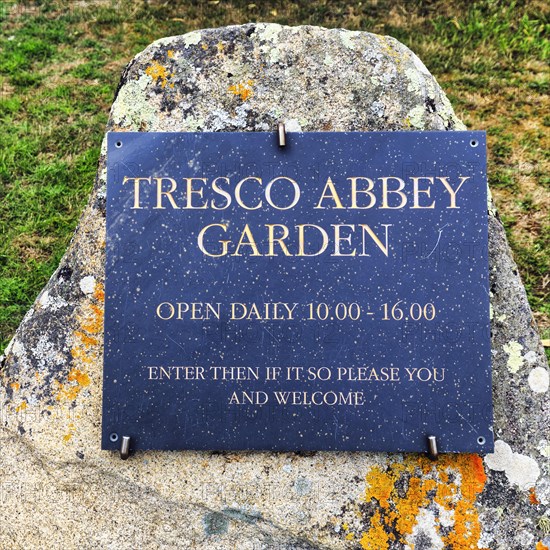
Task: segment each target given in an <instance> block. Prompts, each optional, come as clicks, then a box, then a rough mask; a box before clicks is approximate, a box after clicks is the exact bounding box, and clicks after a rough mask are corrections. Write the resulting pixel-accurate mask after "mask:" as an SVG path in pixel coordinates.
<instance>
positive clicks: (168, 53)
mask: <svg viewBox="0 0 550 550" xmlns="http://www.w3.org/2000/svg"><path fill="white" fill-rule="evenodd" d="M166 55H167V56H168V57H169V58H170V59H174V50H168V51H167V52H166Z"/></svg>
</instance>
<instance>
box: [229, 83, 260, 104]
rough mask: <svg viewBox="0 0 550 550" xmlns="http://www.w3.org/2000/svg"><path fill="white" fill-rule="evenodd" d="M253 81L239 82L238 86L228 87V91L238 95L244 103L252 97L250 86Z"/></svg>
mask: <svg viewBox="0 0 550 550" xmlns="http://www.w3.org/2000/svg"><path fill="white" fill-rule="evenodd" d="M253 84H254V81H252V80H247V81H246V82H239V83H238V84H233V85H232V86H229V88H228V90H229V91H230V92H231V93H232V94H234V95H238V96H239V97H240V98H241V99H242V100H243V101H246V100H247V99H248V98H249V97H250V96H251V95H252V85H253Z"/></svg>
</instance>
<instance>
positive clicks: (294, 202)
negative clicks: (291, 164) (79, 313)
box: [265, 176, 300, 210]
mask: <svg viewBox="0 0 550 550" xmlns="http://www.w3.org/2000/svg"><path fill="white" fill-rule="evenodd" d="M278 180H287V181H289V182H290V183H291V184H292V187H293V188H294V199H293V200H292V203H290V204H289V205H288V206H285V207H282V206H277V205H276V204H274V203H273V201H272V200H271V188H272V187H273V184H274V183H275V182H276V181H278ZM265 198H266V200H267V202H268V203H269V204H270V205H271V206H273V208H276V209H277V210H289V209H290V208H294V207H295V206H296V205H297V204H298V201H299V200H300V187H299V186H298V184H297V183H296V182H295V181H294V180H293V179H290V178H287V177H285V176H280V177H278V178H274V179H272V180H271V181H270V182H269V183H268V184H267V187H266V188H265Z"/></svg>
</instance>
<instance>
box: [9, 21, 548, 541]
mask: <svg viewBox="0 0 550 550" xmlns="http://www.w3.org/2000/svg"><path fill="white" fill-rule="evenodd" d="M280 119H283V120H285V121H286V122H287V126H288V127H289V129H294V130H303V131H310V130H407V129H424V130H441V129H446V130H458V129H463V128H464V126H463V124H462V123H461V122H460V121H459V120H458V119H457V117H456V116H455V114H454V113H453V110H452V107H451V105H450V104H449V101H448V100H447V98H446V97H445V95H444V93H443V92H442V90H441V89H440V87H439V86H438V84H437V83H436V81H435V79H434V78H433V77H432V76H431V75H430V74H429V72H428V70H427V69H426V68H425V67H424V65H423V64H422V63H421V61H420V60H419V59H418V58H417V57H416V56H415V55H414V54H413V53H412V52H411V51H409V50H408V49H407V48H406V47H404V46H403V45H401V44H400V43H399V42H397V41H396V40H394V39H392V38H389V37H382V36H376V35H373V34H369V33H359V32H348V31H344V30H326V29H321V28H313V27H296V28H290V27H281V26H278V25H263V24H262V25H252V24H250V25H244V26H235V27H227V28H222V29H214V30H204V31H196V32H193V33H190V34H187V35H185V36H179V37H173V38H166V39H163V40H159V41H157V42H155V43H154V44H152V45H151V46H149V47H148V48H147V49H146V50H145V51H144V52H142V53H141V54H139V55H138V56H137V57H136V58H135V59H134V60H133V61H132V62H131V63H130V64H129V65H128V67H127V69H126V71H125V72H124V75H123V77H122V81H121V84H120V87H119V90H118V93H117V96H116V100H115V102H114V104H113V107H112V110H111V117H110V121H109V124H108V129H109V130H118V131H136V130H140V131H154V130H164V131H167V130H172V131H194V130H199V131H200V130H205V131H206V130H209V131H216V130H223V131H237V130H242V131H260V130H262V131H266V130H273V129H274V128H275V126H276V123H277V121H278V120H280ZM488 209H489V226H490V264H491V267H490V269H491V301H492V316H493V321H492V322H493V326H492V349H493V352H492V353H493V373H494V403H495V428H494V429H495V434H496V439H497V440H499V442H498V443H497V446H496V451H495V454H494V455H491V456H488V457H486V458H485V460H483V458H482V457H479V456H477V455H461V456H450V455H449V456H443V457H441V458H440V460H439V461H438V462H436V463H432V462H429V461H428V460H426V459H425V458H424V457H421V456H418V455H406V456H404V455H398V454H393V455H387V454H367V453H320V452H319V453H308V454H305V455H304V454H295V453H278V454H275V453H207V452H201V453H198V452H142V453H138V454H137V455H135V456H133V457H131V459H130V460H128V461H126V462H122V461H120V459H119V458H118V456H116V455H115V454H112V453H108V452H104V451H101V450H100V448H99V441H100V418H101V408H100V407H101V378H102V372H101V370H102V323H103V281H104V239H105V156H104V154H102V156H101V158H100V162H99V170H98V177H97V181H96V185H95V187H94V190H93V193H92V196H91V198H90V202H89V204H88V207H87V208H86V210H85V212H84V214H83V217H82V220H81V223H80V225H79V228H78V230H77V231H76V233H75V236H74V238H73V240H72V243H71V245H70V247H69V249H68V251H67V253H66V255H65V257H64V258H63V260H62V262H61V265H60V266H59V269H58V270H57V271H56V272H55V273H54V275H53V276H52V278H51V280H50V281H49V283H48V284H47V286H46V287H45V289H44V290H43V291H42V293H41V294H40V296H39V297H38V299H37V301H36V303H35V304H34V306H33V307H32V309H31V310H30V311H29V312H28V314H27V316H26V317H25V319H24V320H23V322H22V323H21V326H20V328H19V330H18V331H17V334H16V336H15V338H14V339H13V341H12V342H11V344H10V346H9V348H8V350H7V352H6V357H5V358H4V361H3V366H2V369H1V371H0V380H1V387H0V413H1V416H0V420H1V432H0V438H1V439H0V441H1V447H0V449H1V450H0V525H1V528H0V547H1V548H18V547H26V548H45V547H54V548H75V547H77V546H78V547H84V548H88V547H89V548H99V547H104V548H154V547H165V548H171V547H173V548H176V547H179V548H212V549H217V548H220V549H221V548H239V549H248V548H250V549H260V548H278V549H284V548H289V549H290V548H293V549H295V548H304V549H306V548H357V547H361V546H362V547H364V548H372V549H378V548H380V549H385V548H391V549H402V548H413V547H414V548H415V549H416V550H422V549H428V548H452V549H453V550H457V549H459V548H478V547H480V548H483V547H485V548H494V549H506V550H510V549H516V548H518V549H519V548H535V547H536V545H537V544H539V546H537V548H539V549H540V548H545V546H541V545H542V544H546V545H549V544H550V538H549V532H550V530H549V525H550V517H549V516H548V511H547V510H548V508H547V507H548V502H549V501H550V481H549V478H548V474H549V456H550V445H549V443H548V439H550V438H549V436H548V425H549V414H548V384H547V383H546V382H545V381H546V380H547V377H545V376H544V374H542V373H541V371H540V369H544V370H547V365H546V362H545V359H544V356H543V350H542V348H541V346H540V340H539V337H538V335H537V331H536V328H535V325H534V323H533V319H532V315H531V312H530V310H529V306H528V303H527V299H526V295H525V292H524V289H523V286H522V283H521V280H520V278H519V276H518V272H517V268H516V265H515V264H514V262H513V260H512V258H511V255H510V251H509V248H508V245H507V243H506V238H505V234H504V231H503V228H502V225H501V223H500V221H499V220H498V216H497V214H496V212H495V211H494V209H493V208H492V206H491V205H489V208H488ZM534 369H539V370H536V371H534ZM533 372H535V374H532V373H533Z"/></svg>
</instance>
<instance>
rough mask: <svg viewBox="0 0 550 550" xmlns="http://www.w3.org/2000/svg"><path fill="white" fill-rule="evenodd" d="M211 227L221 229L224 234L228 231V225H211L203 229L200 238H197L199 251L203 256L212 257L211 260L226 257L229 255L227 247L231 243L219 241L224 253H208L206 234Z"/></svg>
mask: <svg viewBox="0 0 550 550" xmlns="http://www.w3.org/2000/svg"><path fill="white" fill-rule="evenodd" d="M210 227H221V228H222V229H223V231H224V232H226V231H227V224H225V223H211V224H210V225H207V226H206V227H203V228H202V229H201V230H200V232H199V236H198V237H197V243H198V245H199V250H200V251H201V252H202V253H203V254H206V255H207V256H210V257H211V258H219V257H220V256H225V255H226V254H227V245H228V244H229V243H230V242H231V241H218V242H219V243H221V244H222V251H221V252H220V253H219V254H211V253H210V252H208V251H207V250H206V248H204V234H205V233H206V231H207V230H208V229H209V228H210Z"/></svg>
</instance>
